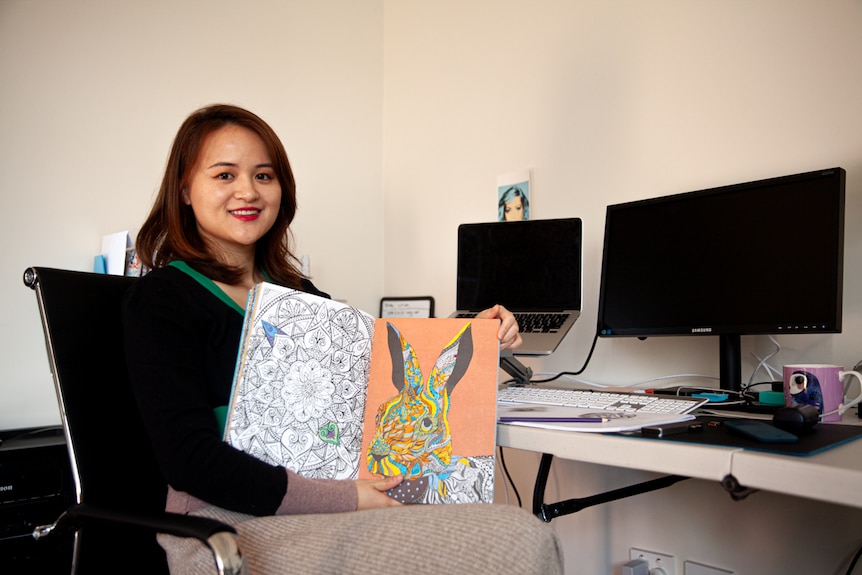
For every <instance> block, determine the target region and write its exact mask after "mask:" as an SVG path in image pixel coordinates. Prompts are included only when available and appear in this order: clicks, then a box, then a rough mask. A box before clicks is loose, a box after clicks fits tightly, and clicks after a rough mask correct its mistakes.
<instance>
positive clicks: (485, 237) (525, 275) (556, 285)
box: [456, 218, 582, 311]
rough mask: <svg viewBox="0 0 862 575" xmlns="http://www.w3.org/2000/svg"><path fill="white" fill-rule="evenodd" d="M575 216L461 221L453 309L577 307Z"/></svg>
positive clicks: (578, 245) (578, 234)
mask: <svg viewBox="0 0 862 575" xmlns="http://www.w3.org/2000/svg"><path fill="white" fill-rule="evenodd" d="M581 240H582V225H581V220H580V219H579V218H560V219H551V220H526V221H519V222H488V223H475V224H461V225H460V226H459V227H458V280H457V281H458V285H457V301H456V306H457V308H458V309H459V310H474V311H475V310H482V309H486V308H489V307H491V306H493V305H494V304H496V303H500V304H503V305H504V306H506V307H507V308H509V309H510V310H512V311H524V310H531V311H542V310H548V311H552V310H564V309H567V310H580V309H581V253H582V249H581Z"/></svg>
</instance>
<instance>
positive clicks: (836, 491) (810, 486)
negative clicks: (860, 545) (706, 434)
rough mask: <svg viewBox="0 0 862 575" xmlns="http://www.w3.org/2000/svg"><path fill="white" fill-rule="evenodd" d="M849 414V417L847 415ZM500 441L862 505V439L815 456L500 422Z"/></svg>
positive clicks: (585, 458)
mask: <svg viewBox="0 0 862 575" xmlns="http://www.w3.org/2000/svg"><path fill="white" fill-rule="evenodd" d="M849 417H850V416H848V415H845V419H848V418H849ZM852 417H853V418H854V419H855V415H853V416H852ZM821 425H826V424H821ZM497 445H499V446H501V447H512V448H515V449H523V450H528V451H535V452H539V453H546V454H550V455H553V456H554V457H561V458H563V459H571V460H576V461H582V462H587V463H596V464H601V465H609V466H615V467H625V468H629V469H639V470H643V471H652V472H657V473H664V474H670V475H681V476H685V477H692V478H697V479H705V480H712V481H718V482H721V481H723V480H725V478H727V477H733V478H735V479H736V480H737V481H738V483H739V485H741V486H742V487H745V488H749V489H763V490H768V491H774V492H777V493H783V494H788V495H794V496H798V497H807V498H809V499H815V500H820V501H828V502H831V503H838V504H841V505H848V506H851V507H857V508H862V438H860V439H856V440H853V441H850V442H848V443H845V444H843V445H839V446H837V447H833V448H831V449H827V450H826V451H824V452H821V453H818V454H815V455H807V456H796V455H778V454H773V453H765V452H760V451H751V450H746V449H741V448H737V447H721V446H713V445H701V444H694V443H682V442H679V441H663V440H659V439H642V438H635V437H623V436H614V435H603V434H598V433H579V432H570V431H559V430H550V429H538V428H531V427H523V426H516V425H505V424H499V425H497Z"/></svg>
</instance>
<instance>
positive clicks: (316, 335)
mask: <svg viewBox="0 0 862 575" xmlns="http://www.w3.org/2000/svg"><path fill="white" fill-rule="evenodd" d="M373 330H374V319H373V318H372V317H371V316H370V315H369V314H367V313H365V312H363V311H361V310H359V309H356V308H354V307H351V306H349V305H346V304H343V303H340V302H337V301H333V300H329V299H326V298H322V297H318V296H316V295H312V294H309V293H304V292H301V291H296V290H293V289H290V288H285V287H281V286H277V285H273V284H269V283H261V284H258V285H257V286H255V288H254V289H253V290H252V291H251V292H250V293H249V299H248V304H247V305H246V314H245V322H244V324H243V332H242V339H241V341H240V347H239V350H238V352H237V365H236V373H235V374H234V382H233V390H232V391H231V402H230V405H229V408H228V415H227V424H226V428H225V440H226V441H227V442H228V443H230V444H231V445H233V446H234V447H237V448H238V449H241V450H243V451H245V452H247V453H251V454H252V455H254V456H255V457H257V458H258V459H261V460H263V461H266V462H268V463H271V464H273V465H281V466H284V467H287V468H288V469H290V470H292V471H295V472H296V473H298V474H300V475H303V476H306V477H321V478H329V479H355V478H356V477H357V474H358V470H359V461H360V449H361V444H362V425H363V415H364V410H365V398H366V394H367V388H368V376H369V370H370V367H371V366H370V357H371V344H372V336H373V333H374V332H373Z"/></svg>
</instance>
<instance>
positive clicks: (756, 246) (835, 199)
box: [598, 168, 845, 390]
mask: <svg viewBox="0 0 862 575" xmlns="http://www.w3.org/2000/svg"><path fill="white" fill-rule="evenodd" d="M844 181H845V171H844V170H843V169H842V168H829V169H824V170H817V171H813V172H806V173H802V174H795V175H790V176H782V177H777V178H771V179H766V180H759V181H754V182H748V183H743V184H735V185H729V186H724V187H719V188H712V189H707V190H700V191H694V192H688V193H681V194H675V195H670V196H665V197H659V198H653V199H647V200H640V201H634V202H627V203H622V204H616V205H611V206H608V208H607V214H606V220H605V238H604V252H603V258H602V275H601V285H600V292H599V311H598V333H599V335H600V336H602V337H615V336H631V337H639V338H646V337H652V336H689V335H690V336H718V337H719V358H720V360H719V378H720V387H721V388H722V389H726V390H740V389H741V358H740V336H742V335H749V334H751V335H755V334H785V333H788V334H800V333H804V334H817V333H839V332H840V331H841V305H842V291H843V262H844Z"/></svg>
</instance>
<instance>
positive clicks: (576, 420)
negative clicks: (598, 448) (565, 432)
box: [500, 415, 608, 423]
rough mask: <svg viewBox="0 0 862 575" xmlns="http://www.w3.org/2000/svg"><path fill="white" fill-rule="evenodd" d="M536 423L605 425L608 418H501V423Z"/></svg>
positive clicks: (521, 416)
mask: <svg viewBox="0 0 862 575" xmlns="http://www.w3.org/2000/svg"><path fill="white" fill-rule="evenodd" d="M516 421H525V422H526V421H536V422H539V423H605V422H606V421H608V418H606V417H541V416H539V417H530V416H529V415H514V416H505V415H504V416H501V417H500V423H514V422H516Z"/></svg>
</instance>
